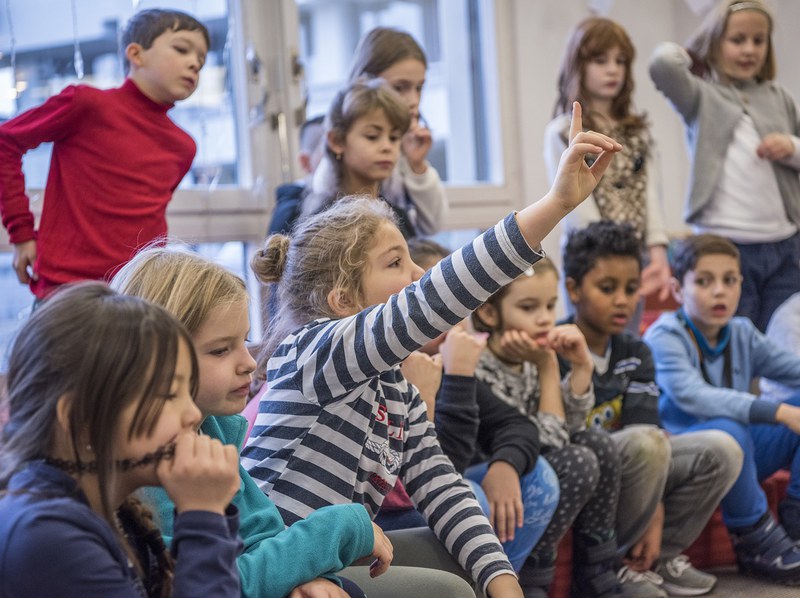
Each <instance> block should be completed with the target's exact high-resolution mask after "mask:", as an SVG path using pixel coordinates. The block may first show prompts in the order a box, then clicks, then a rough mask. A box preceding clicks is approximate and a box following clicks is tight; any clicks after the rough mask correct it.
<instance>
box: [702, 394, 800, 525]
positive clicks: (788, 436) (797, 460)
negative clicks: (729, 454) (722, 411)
mask: <svg viewBox="0 0 800 598" xmlns="http://www.w3.org/2000/svg"><path fill="white" fill-rule="evenodd" d="M784 402H785V403H787V404H789V405H794V406H800V394H798V395H795V396H794V397H792V398H791V399H789V400H787V401H784ZM712 429H715V430H722V431H723V432H727V433H728V434H730V435H731V436H733V438H734V439H735V440H736V442H737V443H738V444H739V446H740V447H741V448H742V451H743V452H744V461H743V462H742V469H741V472H740V473H739V476H738V477H737V478H736V482H735V483H734V484H733V486H732V487H731V489H730V490H729V491H728V493H727V494H726V495H725V497H724V498H723V499H722V503H721V506H722V516H723V519H724V520H725V524H726V525H727V526H728V527H729V528H738V527H744V526H749V525H753V524H755V523H756V522H757V521H758V520H759V519H760V518H761V517H762V516H763V515H764V513H766V512H767V497H766V495H765V494H764V490H763V489H762V488H761V486H760V485H759V482H760V481H761V480H764V479H766V478H768V477H769V476H771V475H772V474H773V473H775V472H776V471H778V470H779V469H783V468H788V469H789V470H790V471H791V481H790V483H789V488H788V489H787V492H786V494H787V495H788V496H790V497H792V498H797V499H800V435H798V434H795V433H794V432H792V431H791V430H790V429H789V428H787V427H786V426H784V425H781V424H743V423H741V422H738V421H734V420H732V419H727V418H722V417H717V418H714V419H709V420H706V421H703V422H700V423H698V424H695V425H694V426H692V427H691V428H689V431H697V430H712Z"/></svg>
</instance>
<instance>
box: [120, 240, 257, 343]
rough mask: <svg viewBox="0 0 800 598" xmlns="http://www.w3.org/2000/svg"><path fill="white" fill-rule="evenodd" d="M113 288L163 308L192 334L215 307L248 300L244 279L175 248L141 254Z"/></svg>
mask: <svg viewBox="0 0 800 598" xmlns="http://www.w3.org/2000/svg"><path fill="white" fill-rule="evenodd" d="M111 286H112V287H113V288H115V289H116V290H118V291H119V292H120V293H124V294H126V295H134V296H136V297H141V298H142V299H146V300H147V301H150V302H151V303H155V304H157V305H160V306H162V307H164V308H165V309H166V310H167V311H169V312H170V313H171V314H173V315H174V316H175V317H176V318H177V319H178V320H179V321H180V322H181V323H182V324H183V325H184V326H185V327H186V329H187V330H188V331H189V332H190V333H191V334H194V333H195V332H196V331H197V329H198V328H199V327H200V326H201V324H202V323H203V322H204V321H205V320H206V318H208V316H209V314H210V313H211V310H213V309H214V308H216V307H218V306H220V305H229V304H233V303H237V302H239V301H247V299H248V295H247V287H246V286H245V283H244V281H243V280H242V279H241V278H239V277H238V276H236V275H235V274H233V273H232V272H229V271H228V270H226V269H225V268H223V267H222V266H220V265H219V264H215V263H214V262H212V261H210V260H208V259H206V258H204V257H201V256H199V255H197V254H194V253H189V252H188V251H183V250H179V249H176V248H172V247H149V248H147V249H144V250H142V251H140V252H139V253H137V254H136V255H135V256H134V257H133V259H132V260H131V261H129V262H128V263H127V264H125V266H123V267H122V269H121V270H120V271H119V272H117V274H116V275H115V276H114V279H113V280H112V281H111Z"/></svg>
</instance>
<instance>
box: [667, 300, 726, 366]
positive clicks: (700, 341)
mask: <svg viewBox="0 0 800 598" xmlns="http://www.w3.org/2000/svg"><path fill="white" fill-rule="evenodd" d="M678 317H679V318H680V319H682V320H683V321H684V323H685V324H686V326H688V328H689V330H690V331H691V332H692V335H693V336H694V339H695V341H696V342H697V348H698V349H699V350H700V351H701V352H702V353H703V356H705V357H707V358H708V359H716V358H717V357H719V356H720V355H722V354H723V353H725V348H726V347H727V346H728V343H729V342H730V340H731V327H730V324H725V326H723V327H722V329H720V331H719V339H718V341H717V346H716V347H711V346H709V344H708V341H707V340H706V337H705V336H703V333H702V332H700V331H699V330H698V329H697V326H695V325H694V322H692V320H691V318H689V316H687V315H686V312H685V311H683V307H681V308H680V309H679V310H678Z"/></svg>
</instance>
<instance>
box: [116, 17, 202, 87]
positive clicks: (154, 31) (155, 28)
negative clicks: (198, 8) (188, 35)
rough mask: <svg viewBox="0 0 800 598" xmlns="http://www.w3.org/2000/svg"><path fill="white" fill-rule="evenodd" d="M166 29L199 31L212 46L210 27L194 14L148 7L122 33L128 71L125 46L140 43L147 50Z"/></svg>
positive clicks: (123, 53)
mask: <svg viewBox="0 0 800 598" xmlns="http://www.w3.org/2000/svg"><path fill="white" fill-rule="evenodd" d="M165 31H174V32H178V31H199V32H200V34H201V35H202V36H203V39H204V40H205V42H206V48H207V49H208V48H211V38H210V37H209V34H208V29H207V28H206V26H205V25H203V24H202V23H201V22H200V21H198V20H197V19H195V18H194V17H193V16H192V15H190V14H187V13H185V12H181V11H180V10H164V9H161V8H148V9H146V10H140V11H139V12H137V13H136V14H135V15H133V16H132V17H131V18H130V20H129V21H128V23H127V24H126V25H125V29H124V30H123V31H122V34H121V35H120V45H121V46H122V59H123V61H124V63H125V71H126V72H127V71H128V69H129V67H130V65H129V64H128V59H127V57H126V56H125V48H127V47H128V46H129V45H130V44H139V45H140V46H142V48H144V49H145V50H147V49H148V48H150V47H151V46H152V45H153V42H154V41H156V38H157V37H159V36H160V35H161V34H162V33H164V32H165Z"/></svg>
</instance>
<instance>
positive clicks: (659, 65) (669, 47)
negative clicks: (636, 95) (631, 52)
mask: <svg viewBox="0 0 800 598" xmlns="http://www.w3.org/2000/svg"><path fill="white" fill-rule="evenodd" d="M691 67H692V58H691V56H689V53H688V52H687V51H686V50H685V49H683V48H682V47H681V46H679V45H678V44H676V43H674V42H664V43H662V44H660V45H659V46H658V47H657V48H656V49H655V52H654V53H653V57H652V58H651V59H650V78H651V79H652V80H653V83H655V86H656V88H657V89H658V90H659V91H660V92H661V93H663V94H664V95H665V96H666V97H667V99H668V100H669V101H670V102H671V103H672V105H673V106H674V108H675V110H677V111H678V112H679V113H680V114H681V116H683V120H684V121H686V122H687V123H688V122H691V121H693V120H694V119H695V118H696V117H697V111H698V109H699V105H700V89H701V87H702V86H703V85H704V84H705V82H704V81H703V80H702V79H700V77H697V76H695V75H694V74H692V72H691V70H690V69H691Z"/></svg>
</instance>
